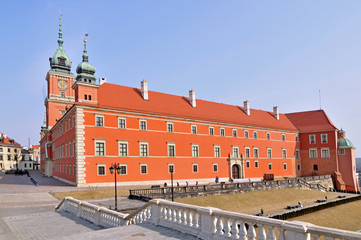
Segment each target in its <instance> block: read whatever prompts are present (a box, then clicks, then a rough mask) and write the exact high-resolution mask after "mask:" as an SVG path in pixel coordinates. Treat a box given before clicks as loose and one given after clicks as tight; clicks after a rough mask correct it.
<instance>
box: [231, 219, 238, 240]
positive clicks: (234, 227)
mask: <svg viewBox="0 0 361 240" xmlns="http://www.w3.org/2000/svg"><path fill="white" fill-rule="evenodd" d="M238 224H239V223H238V221H237V220H235V219H232V227H231V232H232V235H231V236H230V237H231V238H233V239H238V234H239V230H238Z"/></svg>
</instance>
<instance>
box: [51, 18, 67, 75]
mask: <svg viewBox="0 0 361 240" xmlns="http://www.w3.org/2000/svg"><path fill="white" fill-rule="evenodd" d="M63 43H64V41H63V33H62V31H61V18H59V38H58V49H57V50H56V52H55V54H54V55H53V57H52V58H49V61H50V68H51V69H52V70H55V71H60V72H66V73H70V69H71V61H70V58H69V57H68V55H66V53H65V50H64V48H63Z"/></svg>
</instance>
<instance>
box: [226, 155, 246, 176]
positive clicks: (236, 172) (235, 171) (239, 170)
mask: <svg viewBox="0 0 361 240" xmlns="http://www.w3.org/2000/svg"><path fill="white" fill-rule="evenodd" d="M243 162H244V160H243V157H242V156H241V157H240V158H239V157H238V158H235V157H231V156H229V158H228V164H229V179H230V180H231V179H237V178H244V166H243Z"/></svg>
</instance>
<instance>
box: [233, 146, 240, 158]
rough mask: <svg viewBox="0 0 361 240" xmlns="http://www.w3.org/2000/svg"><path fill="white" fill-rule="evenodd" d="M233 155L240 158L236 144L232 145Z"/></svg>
mask: <svg viewBox="0 0 361 240" xmlns="http://www.w3.org/2000/svg"><path fill="white" fill-rule="evenodd" d="M232 156H233V157H234V158H238V157H239V150H238V147H235V146H233V147H232Z"/></svg>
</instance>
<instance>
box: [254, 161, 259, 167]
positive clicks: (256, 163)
mask: <svg viewBox="0 0 361 240" xmlns="http://www.w3.org/2000/svg"><path fill="white" fill-rule="evenodd" d="M254 167H255V168H258V160H256V161H254Z"/></svg>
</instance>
